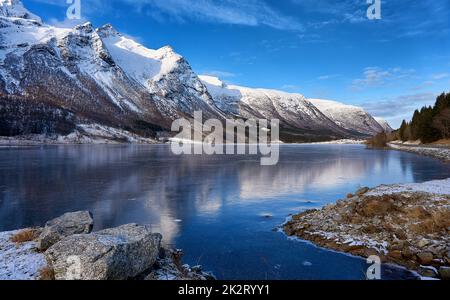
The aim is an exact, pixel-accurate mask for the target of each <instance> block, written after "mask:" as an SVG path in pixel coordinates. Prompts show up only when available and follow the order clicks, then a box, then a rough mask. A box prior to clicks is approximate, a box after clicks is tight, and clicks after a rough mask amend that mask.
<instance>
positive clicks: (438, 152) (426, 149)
mask: <svg viewBox="0 0 450 300" xmlns="http://www.w3.org/2000/svg"><path fill="white" fill-rule="evenodd" d="M388 146H389V148H391V149H393V150H399V151H406V152H410V153H415V154H419V155H424V156H430V157H433V158H437V159H440V160H442V161H444V162H447V163H450V149H449V148H444V147H432V146H413V145H404V144H398V143H389V144H388Z"/></svg>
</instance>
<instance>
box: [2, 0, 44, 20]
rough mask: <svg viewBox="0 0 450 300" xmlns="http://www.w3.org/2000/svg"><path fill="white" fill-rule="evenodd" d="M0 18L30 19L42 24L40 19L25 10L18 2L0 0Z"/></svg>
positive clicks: (20, 2) (14, 0) (17, 0)
mask: <svg viewBox="0 0 450 300" xmlns="http://www.w3.org/2000/svg"><path fill="white" fill-rule="evenodd" d="M0 16H4V17H8V18H21V19H32V20H36V21H38V22H42V21H41V18H39V17H38V16H36V15H35V14H33V13H31V12H30V11H29V10H28V9H26V8H25V7H24V6H23V4H22V1H20V0H0Z"/></svg>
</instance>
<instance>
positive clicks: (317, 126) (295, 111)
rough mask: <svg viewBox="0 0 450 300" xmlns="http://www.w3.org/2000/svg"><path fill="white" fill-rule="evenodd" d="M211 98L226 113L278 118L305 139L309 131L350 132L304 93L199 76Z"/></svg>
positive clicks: (315, 133) (291, 133)
mask: <svg viewBox="0 0 450 300" xmlns="http://www.w3.org/2000/svg"><path fill="white" fill-rule="evenodd" d="M199 77H200V79H201V80H202V81H203V83H204V84H205V86H206V87H207V89H208V91H209V93H210V94H211V96H212V97H213V99H214V102H215V105H216V106H217V107H219V108H220V109H221V110H222V111H224V112H225V113H226V114H227V116H228V117H243V118H246V119H274V118H276V119H279V120H280V122H281V127H282V128H284V129H285V131H286V132H285V133H288V135H289V137H287V136H285V138H288V139H293V140H296V138H295V136H296V135H300V136H301V138H300V139H303V140H308V135H311V136H315V138H313V139H319V140H320V136H322V137H324V138H325V139H326V137H328V138H330V137H333V138H339V137H345V136H352V133H350V132H348V131H347V130H345V129H344V128H341V127H340V126H338V125H336V123H334V122H333V121H332V120H330V119H329V118H328V117H327V116H325V115H324V114H323V113H322V112H321V111H320V110H319V109H317V108H316V107H315V106H314V105H313V104H312V103H311V102H310V101H308V100H307V99H306V98H305V97H304V96H303V95H300V94H290V93H285V92H282V91H276V90H267V89H253V88H247V87H241V86H235V85H227V84H225V83H224V82H222V81H221V80H220V79H219V78H217V77H212V76H202V75H200V76H199Z"/></svg>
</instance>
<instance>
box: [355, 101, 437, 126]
mask: <svg viewBox="0 0 450 300" xmlns="http://www.w3.org/2000/svg"><path fill="white" fill-rule="evenodd" d="M437 96H438V95H437V94H435V93H418V94H408V95H400V96H397V97H390V98H386V99H381V100H371V101H367V102H366V103H363V104H361V106H362V107H364V109H365V110H366V111H367V112H369V113H370V114H372V115H374V116H380V117H383V118H385V119H386V120H388V121H389V122H390V123H392V125H393V126H394V127H396V126H398V125H399V123H400V122H401V121H402V120H403V119H407V120H409V119H411V118H412V116H413V113H414V111H415V110H416V109H420V108H421V107H422V106H426V105H433V104H434V103H435V102H436V97H437Z"/></svg>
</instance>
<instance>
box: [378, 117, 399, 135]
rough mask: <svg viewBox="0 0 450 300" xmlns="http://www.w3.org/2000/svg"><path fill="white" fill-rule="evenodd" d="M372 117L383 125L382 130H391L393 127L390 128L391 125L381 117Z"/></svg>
mask: <svg viewBox="0 0 450 300" xmlns="http://www.w3.org/2000/svg"><path fill="white" fill-rule="evenodd" d="M374 119H375V120H376V121H377V122H378V124H380V126H381V127H383V129H384V131H386V132H392V131H394V129H392V127H391V125H389V123H388V121H386V120H385V119H383V118H380V117H374Z"/></svg>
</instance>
